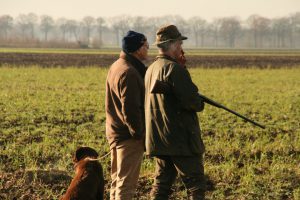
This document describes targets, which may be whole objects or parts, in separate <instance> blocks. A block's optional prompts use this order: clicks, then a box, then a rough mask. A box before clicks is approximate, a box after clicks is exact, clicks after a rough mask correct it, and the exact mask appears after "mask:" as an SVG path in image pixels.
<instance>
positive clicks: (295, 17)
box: [289, 12, 300, 48]
mask: <svg viewBox="0 0 300 200" xmlns="http://www.w3.org/2000/svg"><path fill="white" fill-rule="evenodd" d="M289 21H290V31H289V33H290V34H289V41H290V47H292V48H295V47H296V45H297V44H296V43H297V40H296V38H297V34H299V33H300V12H297V13H294V14H292V15H291V16H290V17H289ZM299 36H300V35H299Z"/></svg>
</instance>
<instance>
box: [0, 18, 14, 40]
mask: <svg viewBox="0 0 300 200" xmlns="http://www.w3.org/2000/svg"><path fill="white" fill-rule="evenodd" d="M12 28H13V18H12V17H11V16H9V15H2V16H0V30H1V32H2V33H3V34H4V40H7V35H8V32H9V31H10V30H11V29H12Z"/></svg>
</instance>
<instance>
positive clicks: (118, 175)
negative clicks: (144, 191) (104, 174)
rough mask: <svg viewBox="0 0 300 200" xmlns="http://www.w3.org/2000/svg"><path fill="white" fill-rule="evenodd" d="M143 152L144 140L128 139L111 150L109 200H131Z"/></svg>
mask: <svg viewBox="0 0 300 200" xmlns="http://www.w3.org/2000/svg"><path fill="white" fill-rule="evenodd" d="M143 153H144V140H136V139H128V140H125V141H122V142H119V143H118V144H117V145H116V147H115V148H113V149H112V150H111V179H112V182H111V188H110V200H131V199H132V198H133V196H134V194H135V190H136V186H137V181H138V177H139V173H140V168H141V163H142V159H143Z"/></svg>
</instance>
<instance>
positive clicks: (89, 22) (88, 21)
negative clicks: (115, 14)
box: [82, 16, 95, 45]
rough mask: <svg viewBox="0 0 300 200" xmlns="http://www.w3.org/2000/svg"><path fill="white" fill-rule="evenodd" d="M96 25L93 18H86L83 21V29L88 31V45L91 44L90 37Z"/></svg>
mask: <svg viewBox="0 0 300 200" xmlns="http://www.w3.org/2000/svg"><path fill="white" fill-rule="evenodd" d="M94 23H95V18H93V17H91V16H86V17H84V18H83V19H82V24H83V27H84V28H85V30H86V39H87V40H86V41H87V45H89V44H90V37H91V32H92V30H93V25H94Z"/></svg>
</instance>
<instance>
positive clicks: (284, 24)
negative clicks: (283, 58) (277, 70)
mask: <svg viewBox="0 0 300 200" xmlns="http://www.w3.org/2000/svg"><path fill="white" fill-rule="evenodd" d="M272 22H273V23H272V30H273V33H274V35H275V46H276V47H279V48H280V47H286V43H285V40H286V38H287V35H288V31H289V29H290V21H289V19H288V18H287V17H281V18H277V19H274V20H273V21H272Z"/></svg>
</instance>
